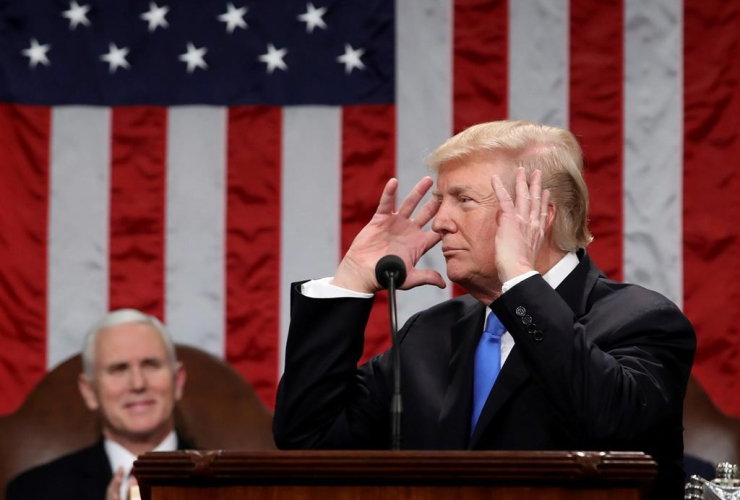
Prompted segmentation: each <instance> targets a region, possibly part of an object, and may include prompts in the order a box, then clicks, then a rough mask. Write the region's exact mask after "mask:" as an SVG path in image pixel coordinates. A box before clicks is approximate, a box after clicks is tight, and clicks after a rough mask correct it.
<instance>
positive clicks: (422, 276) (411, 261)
mask: <svg viewBox="0 0 740 500" xmlns="http://www.w3.org/2000/svg"><path fill="white" fill-rule="evenodd" d="M432 184H434V181H433V180H432V178H431V177H424V178H423V179H422V180H420V181H419V182H418V183H417V184H416V186H414V188H413V189H412V190H411V192H410V193H409V194H408V196H406V198H405V199H404V200H403V202H402V203H401V206H400V207H399V208H398V211H397V212H394V211H393V207H394V198H395V195H396V191H397V190H398V181H397V180H396V179H391V180H389V181H388V183H387V184H386V185H385V188H384V189H383V194H382V195H381V197H380V203H379V204H378V209H377V210H376V212H375V215H373V218H372V219H371V220H370V222H369V223H368V224H367V225H366V226H365V227H364V228H363V229H362V231H360V233H359V234H358V235H357V237H356V238H355V240H354V241H353V242H352V245H351V246H350V248H349V250H347V254H346V255H345V256H344V258H343V259H342V262H341V263H340V264H339V267H338V268H337V272H336V274H335V275H334V279H333V281H332V283H333V284H334V285H336V286H340V287H342V288H347V289H349V290H354V291H357V292H366V293H375V292H377V291H378V290H380V289H381V288H380V286H379V285H378V282H377V281H376V279H375V264H376V263H377V262H378V260H380V258H381V257H383V256H384V255H388V254H395V255H398V256H399V257H401V259H403V261H404V263H405V264H406V269H407V273H408V274H407V276H406V282H405V283H404V285H403V287H402V288H403V289H409V288H414V287H417V286H419V285H426V284H429V285H436V286H438V287H440V288H444V287H445V286H446V284H445V281H444V279H443V278H442V276H441V275H440V274H439V273H438V272H437V271H434V270H432V269H416V268H415V267H414V266H415V265H416V263H417V262H418V261H419V259H420V258H421V256H422V255H424V254H425V253H426V252H427V251H428V250H429V249H430V248H432V247H433V246H434V245H436V244H437V243H438V242H439V240H440V238H441V237H440V235H438V234H437V233H434V232H433V231H424V230H423V227H424V226H425V225H426V224H427V223H428V222H429V221H430V220H431V219H432V217H434V215H435V214H436V213H437V210H439V202H438V201H437V200H436V199H435V198H432V199H430V200H429V201H427V202H426V203H425V204H424V205H423V206H422V207H421V209H420V210H419V212H418V213H417V214H416V217H413V218H412V217H411V216H412V214H413V212H414V209H415V208H416V207H417V205H418V204H419V202H420V201H421V199H422V198H423V197H424V195H425V194H426V192H427V191H429V188H431V187H432Z"/></svg>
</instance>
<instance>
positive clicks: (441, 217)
mask: <svg viewBox="0 0 740 500" xmlns="http://www.w3.org/2000/svg"><path fill="white" fill-rule="evenodd" d="M456 228H457V226H456V225H455V221H454V219H453V218H452V212H451V209H450V207H449V203H447V202H445V201H442V203H441V204H440V205H439V210H438V211H437V215H435V216H434V221H433V222H432V231H434V232H435V233H437V234H441V235H445V234H447V233H454V232H455V230H456Z"/></svg>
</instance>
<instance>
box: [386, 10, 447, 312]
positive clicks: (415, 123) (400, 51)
mask: <svg viewBox="0 0 740 500" xmlns="http://www.w3.org/2000/svg"><path fill="white" fill-rule="evenodd" d="M396 101H397V103H396V112H397V116H398V119H397V122H398V136H397V141H396V143H397V154H396V173H397V176H398V180H399V184H400V188H399V195H398V201H399V202H400V201H401V200H402V199H403V197H404V196H405V195H406V194H407V193H408V192H409V190H410V189H411V188H412V187H413V186H414V185H415V184H416V183H417V182H418V181H419V179H421V178H422V177H423V176H424V175H428V174H429V171H428V169H427V167H426V166H425V165H424V161H423V159H424V157H425V156H427V155H428V154H429V153H431V152H432V151H433V150H434V149H435V148H436V147H437V146H439V145H440V144H442V143H443V142H444V141H445V140H446V139H447V138H449V137H450V135H451V133H452V1H451V0H428V1H425V2H407V1H399V2H396ZM425 199H428V195H427V198H425ZM417 267H419V268H420V269H425V268H431V269H436V270H438V271H439V272H440V273H441V274H442V276H445V277H446V274H445V261H444V257H443V256H442V253H441V251H440V250H439V246H437V247H436V248H434V249H432V250H431V251H430V252H429V253H427V255H425V256H424V257H422V259H421V261H420V262H419V264H418V266H417ZM451 290H452V287H449V286H448V287H447V289H446V290H440V289H438V288H436V287H432V286H425V287H420V288H416V289H414V290H411V291H409V292H405V293H403V294H402V295H401V296H399V300H398V319H399V321H400V322H401V324H403V323H404V322H405V321H406V320H407V319H408V318H409V317H410V316H411V315H412V314H414V313H416V312H419V311H420V310H422V309H426V308H427V307H430V306H432V305H434V304H438V303H439V302H442V301H444V300H446V299H448V298H449V297H450V296H451Z"/></svg>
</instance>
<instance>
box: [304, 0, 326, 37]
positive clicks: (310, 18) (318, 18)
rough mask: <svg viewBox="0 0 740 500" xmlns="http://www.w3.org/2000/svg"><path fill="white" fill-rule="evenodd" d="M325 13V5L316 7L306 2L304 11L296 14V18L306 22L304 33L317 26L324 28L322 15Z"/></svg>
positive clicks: (311, 30)
mask: <svg viewBox="0 0 740 500" xmlns="http://www.w3.org/2000/svg"><path fill="white" fill-rule="evenodd" d="M324 14H326V7H321V8H319V9H317V8H316V7H314V6H313V4H312V3H311V2H308V3H307V4H306V13H305V14H301V15H299V16H298V20H299V21H301V22H304V23H306V33H309V34H310V33H313V29H314V28H316V27H317V26H318V27H319V28H321V29H324V30H325V29H326V23H325V22H324V19H323V16H324Z"/></svg>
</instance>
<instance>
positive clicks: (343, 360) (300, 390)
mask: <svg viewBox="0 0 740 500" xmlns="http://www.w3.org/2000/svg"><path fill="white" fill-rule="evenodd" d="M300 285H301V284H300V283H294V284H293V285H291V321H290V329H289V333H288V343H287V346H286V353H285V371H284V373H283V376H282V379H281V381H280V386H279V388H278V393H277V400H276V404H275V418H274V421H273V436H274V438H275V443H276V444H277V446H278V448H280V449H319V448H324V449H343V448H356V449H357V448H360V449H361V448H383V447H386V446H387V443H388V409H389V401H390V395H389V394H390V393H389V390H390V388H391V385H390V365H389V359H388V358H389V356H386V355H384V354H383V355H380V356H377V357H375V358H373V359H372V360H370V361H369V362H368V363H366V364H365V365H363V366H362V367H361V368H357V363H358V362H359V360H360V357H361V356H362V351H363V345H364V330H365V326H366V324H367V321H368V317H369V315H370V310H371V309H372V304H373V300H372V299H358V298H339V299H312V298H309V297H305V296H303V295H302V294H301V293H300Z"/></svg>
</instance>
